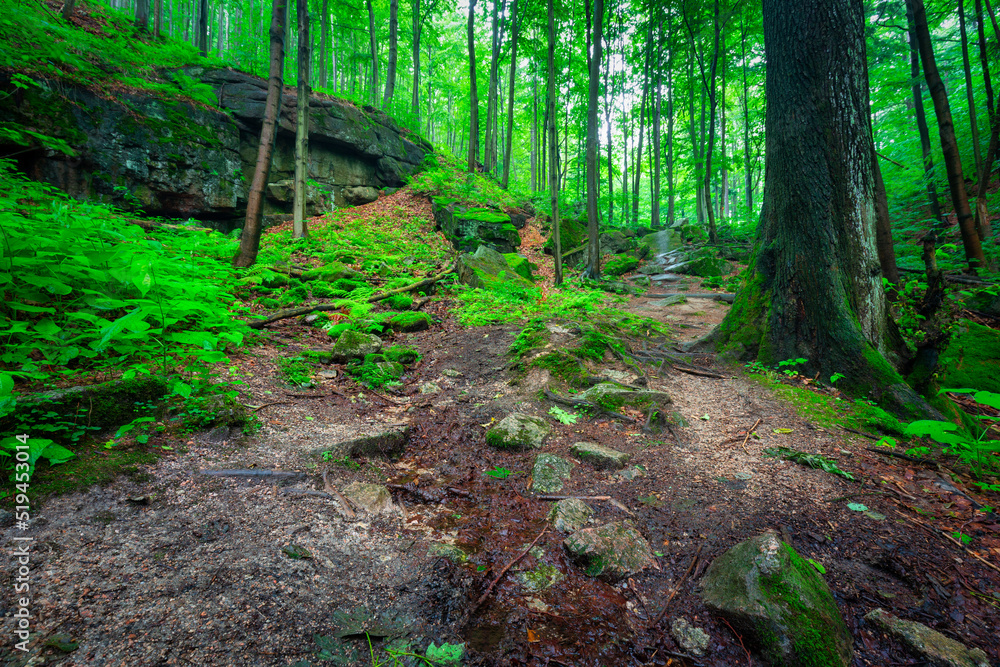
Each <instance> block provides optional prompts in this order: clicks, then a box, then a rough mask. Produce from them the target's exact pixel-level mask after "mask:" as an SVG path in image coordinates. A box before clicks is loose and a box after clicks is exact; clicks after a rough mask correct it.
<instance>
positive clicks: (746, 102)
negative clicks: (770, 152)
mask: <svg viewBox="0 0 1000 667" xmlns="http://www.w3.org/2000/svg"><path fill="white" fill-rule="evenodd" d="M740 41H741V43H742V52H741V56H742V69H743V172H744V173H743V187H744V188H746V192H745V193H744V197H745V201H746V206H747V217H746V219H747V220H750V218H751V217H752V216H753V175H752V174H751V173H750V85H749V83H748V82H747V29H746V22H745V21H744V20H743V16H742V14H741V15H740Z"/></svg>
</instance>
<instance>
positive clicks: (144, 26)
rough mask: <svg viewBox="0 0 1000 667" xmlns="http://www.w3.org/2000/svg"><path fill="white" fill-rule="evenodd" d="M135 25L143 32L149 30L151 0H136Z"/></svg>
mask: <svg viewBox="0 0 1000 667" xmlns="http://www.w3.org/2000/svg"><path fill="white" fill-rule="evenodd" d="M135 27H136V28H138V29H139V30H141V31H142V32H146V31H147V30H149V0H136V3H135Z"/></svg>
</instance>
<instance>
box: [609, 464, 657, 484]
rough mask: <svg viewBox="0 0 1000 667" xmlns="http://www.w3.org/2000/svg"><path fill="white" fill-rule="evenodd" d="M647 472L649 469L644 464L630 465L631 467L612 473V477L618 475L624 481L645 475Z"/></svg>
mask: <svg viewBox="0 0 1000 667" xmlns="http://www.w3.org/2000/svg"><path fill="white" fill-rule="evenodd" d="M648 473H649V471H648V470H646V466H643V465H638V466H632V467H631V468H625V469H624V470H619V471H618V472H616V473H615V474H614V477H618V478H619V479H621V480H623V481H625V482H631V481H632V480H633V479H639V478H640V477H645V476H646V475H647V474H648Z"/></svg>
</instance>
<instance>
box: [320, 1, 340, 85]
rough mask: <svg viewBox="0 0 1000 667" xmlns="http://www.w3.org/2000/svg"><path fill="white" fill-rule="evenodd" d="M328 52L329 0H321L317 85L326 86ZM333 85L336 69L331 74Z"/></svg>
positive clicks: (328, 73)
mask: <svg viewBox="0 0 1000 667" xmlns="http://www.w3.org/2000/svg"><path fill="white" fill-rule="evenodd" d="M328 53H330V0H323V8H322V9H321V10H320V15H319V87H320V88H326V87H327V83H328V79H327V77H329V75H330V72H329V69H328V67H327V57H328V56H327V54H328ZM333 83H334V87H336V84H337V74H336V70H335V71H334V74H333Z"/></svg>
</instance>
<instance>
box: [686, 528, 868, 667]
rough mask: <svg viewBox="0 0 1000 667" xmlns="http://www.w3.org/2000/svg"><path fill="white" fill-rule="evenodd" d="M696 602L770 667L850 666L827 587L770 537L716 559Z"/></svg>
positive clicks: (812, 570)
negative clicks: (722, 620) (749, 644)
mask: <svg viewBox="0 0 1000 667" xmlns="http://www.w3.org/2000/svg"><path fill="white" fill-rule="evenodd" d="M701 597H702V600H703V601H704V602H705V605H706V606H707V607H708V608H709V609H711V610H712V611H714V612H716V613H718V614H720V615H721V616H722V617H723V618H725V619H726V620H727V621H728V622H729V623H730V624H731V625H732V626H733V627H734V628H735V629H736V632H738V633H740V634H741V635H742V636H743V637H744V638H745V639H748V640H750V641H751V642H752V643H754V644H756V645H757V646H758V647H759V648H760V650H761V652H762V653H763V654H764V656H765V657H766V658H767V659H768V660H770V661H771V662H772V663H774V664H780V665H789V666H802V667H806V666H809V665H830V666H832V667H848V666H849V665H850V664H851V659H852V656H853V648H852V645H851V635H850V633H849V632H848V631H847V626H846V625H845V624H844V619H843V618H842V617H841V615H840V611H839V610H838V609H837V605H836V603H835V602H834V600H833V596H832V595H831V594H830V589H829V587H828V586H827V585H826V582H825V581H823V578H822V577H821V576H820V575H819V573H818V572H816V569H815V568H814V567H813V566H812V565H810V564H809V563H807V562H806V561H805V559H803V558H802V557H801V556H799V555H798V554H797V553H795V551H794V550H793V549H792V548H791V547H790V546H788V545H787V544H785V543H783V542H781V541H780V540H779V539H778V536H777V535H776V534H775V533H774V532H772V531H768V532H766V533H764V534H763V535H760V536H758V537H755V538H753V539H750V540H747V541H745V542H741V543H740V544H737V545H736V546H734V547H733V548H731V549H729V551H727V552H726V553H724V554H722V555H721V556H719V557H718V558H716V559H715V561H713V562H712V564H711V565H710V566H709V568H708V571H707V572H706V573H705V576H704V577H703V579H702V582H701Z"/></svg>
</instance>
